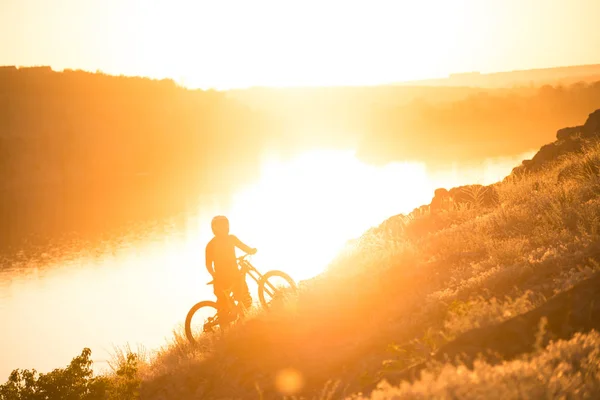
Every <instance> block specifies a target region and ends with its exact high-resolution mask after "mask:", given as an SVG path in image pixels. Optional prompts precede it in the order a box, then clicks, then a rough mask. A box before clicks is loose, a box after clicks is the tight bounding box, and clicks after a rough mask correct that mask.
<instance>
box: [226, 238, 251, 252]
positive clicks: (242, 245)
mask: <svg viewBox="0 0 600 400" xmlns="http://www.w3.org/2000/svg"><path fill="white" fill-rule="evenodd" d="M231 237H232V239H233V244H235V246H236V247H238V248H239V249H241V250H242V251H244V252H246V253H248V254H255V253H256V249H253V248H252V247H250V246H248V245H246V244H245V243H243V242H242V241H241V240H240V239H238V238H237V236H234V235H231Z"/></svg>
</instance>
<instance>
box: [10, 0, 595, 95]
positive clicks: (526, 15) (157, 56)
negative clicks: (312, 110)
mask: <svg viewBox="0 0 600 400" xmlns="http://www.w3.org/2000/svg"><path fill="white" fill-rule="evenodd" d="M598 15H600V1H598V0H537V1H536V0H485V1H481V0H439V1H434V0H429V1H427V0H423V1H414V0H410V1H402V0H398V1H378V0H372V1H360V2H359V1H348V0H346V1H325V0H319V1H313V0H303V1H294V2H291V1H282V0H277V1H265V0H255V1H248V0H243V1H230V0H219V1H200V0H190V1H184V0H100V1H98V0H86V1H82V0H53V1H48V0H2V1H0V37H2V38H3V39H2V41H0V65H27V66H28V65H51V66H52V67H53V68H54V69H57V70H61V69H63V68H74V69H76V68H81V69H85V70H91V71H96V70H102V71H104V72H106V73H110V74H126V75H143V76H151V77H157V78H162V77H171V78H174V79H175V80H176V81H178V82H180V83H183V84H185V85H187V86H190V87H202V88H207V87H216V88H230V87H244V86H251V85H273V86H286V85H337V84H351V85H357V84H377V83H387V82H394V81H402V80H411V79H421V78H433V77H441V76H445V75H447V74H448V73H451V72H462V71H473V70H477V71H481V72H492V71H503V70H511V69H526V68H537V67H551V66H559V65H575V64H591V63H600V53H598V51H597V49H600V30H599V29H597V16H598Z"/></svg>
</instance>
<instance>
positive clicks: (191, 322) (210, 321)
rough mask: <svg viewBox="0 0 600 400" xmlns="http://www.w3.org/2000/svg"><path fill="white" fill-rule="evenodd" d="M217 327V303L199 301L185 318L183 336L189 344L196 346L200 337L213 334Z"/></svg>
mask: <svg viewBox="0 0 600 400" xmlns="http://www.w3.org/2000/svg"><path fill="white" fill-rule="evenodd" d="M218 326H219V320H218V319H217V303H215V302H214V301H201V302H200V303H197V304H195V305H194V306H193V307H192V308H191V309H190V311H188V313H187V316H186V317H185V336H186V337H187V339H188V340H189V342H190V343H191V344H196V343H198V339H199V337H200V335H202V334H203V333H210V332H215V331H216V330H217V327H218Z"/></svg>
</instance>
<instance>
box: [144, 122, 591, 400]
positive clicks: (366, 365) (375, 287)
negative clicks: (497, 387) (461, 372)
mask: <svg viewBox="0 0 600 400" xmlns="http://www.w3.org/2000/svg"><path fill="white" fill-rule="evenodd" d="M595 115H597V114H595ZM590 118H595V117H594V116H590ZM599 133H600V132H598V131H595V132H589V133H586V134H585V135H581V134H580V135H575V136H574V140H578V141H580V142H581V143H580V144H581V146H579V147H578V148H577V149H574V150H573V151H570V152H564V153H561V154H560V157H557V158H555V159H553V160H548V162H547V163H545V165H544V167H543V168H539V169H537V170H535V171H518V173H517V172H516V173H513V174H511V176H510V177H509V178H507V179H505V180H504V181H503V182H501V183H498V184H495V185H493V186H491V187H488V188H479V187H472V188H463V189H461V190H460V191H459V192H458V193H460V194H461V196H463V197H461V196H456V193H457V192H456V191H455V192H454V193H455V196H454V198H450V199H448V195H447V194H444V196H445V198H446V201H443V202H441V204H442V205H443V207H429V209H428V210H420V211H419V212H413V213H412V214H411V215H410V216H403V215H399V216H396V217H393V218H390V219H389V220H387V221H385V222H384V223H383V224H382V225H381V226H379V227H377V228H373V229H371V230H370V231H368V232H367V233H365V234H364V235H363V236H362V237H361V238H360V239H358V240H356V241H354V242H352V243H350V244H349V245H348V248H347V249H346V250H345V251H344V252H343V253H342V254H340V256H339V257H338V259H336V260H335V261H334V262H333V263H332V264H331V265H330V266H329V268H328V270H327V271H326V272H325V273H323V274H322V275H320V276H319V277H317V278H315V279H313V280H311V281H309V282H304V283H303V285H302V290H301V292H300V294H299V296H298V299H297V301H295V302H293V303H290V304H288V306H287V308H286V309H285V310H277V311H273V312H271V313H260V312H257V313H256V314H255V315H253V316H252V317H250V318H248V319H247V320H246V321H245V322H244V323H243V324H238V325H237V326H236V327H235V328H233V329H232V330H231V331H229V332H228V333H227V334H225V335H223V336H219V335H215V336H207V337H205V341H204V342H203V343H202V344H201V345H200V346H196V347H192V346H189V345H188V344H186V343H185V342H184V341H183V340H181V339H180V338H178V337H176V340H175V341H174V342H173V344H172V345H171V346H170V347H169V348H167V349H164V350H162V351H161V352H160V353H159V354H157V355H156V356H155V357H154V358H153V359H152V361H151V363H150V364H149V365H147V366H146V367H145V368H143V369H142V385H141V398H143V399H159V398H160V399H163V398H177V399H193V398H259V397H261V398H280V397H281V395H282V394H283V393H282V391H281V390H282V388H281V387H278V386H277V385H276V381H277V379H276V378H277V377H278V376H281V373H282V371H290V370H291V371H294V374H295V375H294V376H296V377H300V378H301V382H302V386H301V389H300V390H299V391H298V392H296V394H297V395H299V396H302V397H306V398H340V397H344V396H349V395H352V394H353V393H357V392H361V391H363V392H364V391H365V390H366V391H369V390H371V389H372V388H373V387H374V386H375V385H376V384H377V383H378V382H380V381H381V380H383V379H393V377H394V376H395V377H398V376H399V375H401V374H402V373H403V372H405V371H407V368H409V367H410V366H412V365H415V364H419V363H422V362H425V361H427V360H431V354H433V353H435V352H436V351H438V350H439V349H440V348H442V349H449V348H451V347H448V346H453V345H452V344H448V343H451V342H452V341H453V340H455V339H457V338H458V339H457V341H455V342H452V343H459V342H460V341H461V340H463V341H464V340H465V339H460V338H461V335H463V334H465V333H466V332H469V331H471V330H472V329H475V328H476V329H480V331H479V332H482V331H481V329H483V330H485V328H486V327H493V326H502V325H498V324H502V323H503V322H504V321H507V320H510V319H511V318H513V317H515V316H518V315H521V314H523V315H531V316H532V317H531V318H530V319H529V321H530V322H531V323H533V324H534V325H536V326H537V325H538V324H539V321H534V320H535V319H537V318H538V317H541V316H543V314H544V313H543V311H539V310H543V308H539V307H543V305H544V304H552V303H550V302H555V303H556V302H561V300H560V299H561V298H562V297H561V293H567V291H568V290H569V289H571V288H572V287H573V286H575V285H576V284H578V283H580V282H583V281H584V280H585V279H588V278H590V277H592V276H593V275H594V273H596V272H597V271H600V260H599V256H600V240H599V239H600V197H599V194H600V177H599V175H598V171H599V168H600V144H599V143H598V141H597V136H598V134H599ZM564 140H571V139H565V138H562V139H561V140H559V141H557V142H555V143H554V144H553V145H556V146H559V145H561V143H563V142H564ZM561 141H563V142H561ZM534 159H535V158H534ZM526 164H527V163H526ZM488 191H493V193H494V195H493V196H489V195H483V194H482V193H486V192H488ZM450 192H452V191H448V193H450ZM438 194H439V193H438ZM466 194H469V195H470V197H468V196H467V197H464V196H465V195H466ZM465 199H467V200H465ZM468 199H470V200H468ZM434 203H435V202H432V205H433V204H434ZM596 279H597V278H596ZM593 293H594V294H593V295H592V297H594V296H596V295H597V291H595V292H593ZM564 296H566V295H563V297H564ZM567 298H569V296H567ZM589 300H590V301H592V299H589ZM598 300H600V299H595V300H594V301H596V303H595V304H598V303H597V301H598ZM536 309H537V310H538V311H532V310H536ZM590 310H591V311H590V312H593V313H596V312H597V307H595V308H593V309H590ZM528 312H530V314H527V313H528ZM593 315H595V314H593ZM505 324H509V322H507V323H505ZM562 326H563V325H562V324H560V322H556V321H553V320H550V322H549V327H550V328H549V331H550V332H553V331H554V330H555V329H558V330H560V329H561V327H562ZM564 326H566V325H564ZM579 328H580V327H579ZM542 331H543V329H542ZM474 332H478V331H474ZM532 332H533V331H532V330H531V329H530V328H528V329H525V330H523V335H524V341H526V342H528V343H531V341H532V340H533V341H534V343H537V344H538V347H539V348H540V351H541V353H536V354H535V355H534V356H532V357H534V359H531V360H528V361H522V360H521V361H519V360H516V361H514V362H521V363H522V364H519V365H530V364H528V363H533V362H542V361H543V362H548V363H551V362H553V361H552V360H554V359H555V358H553V357H554V356H553V354H554V353H553V352H555V351H557V350H556V349H557V348H559V349H560V348H563V347H565V346H566V347H568V348H570V349H574V350H572V351H573V352H575V353H577V354H579V353H578V352H583V353H585V357H588V358H586V360H588V361H589V362H590V363H592V364H593V363H594V362H595V363H596V364H595V365H597V363H598V346H599V345H600V340H598V337H597V335H596V334H595V333H593V332H592V333H590V334H589V335H587V336H585V335H584V336H577V337H574V338H573V339H572V340H571V341H569V342H566V344H560V343H555V344H550V345H549V347H548V348H547V350H545V351H546V353H544V352H543V351H542V350H541V347H543V345H544V344H545V343H546V342H547V340H548V339H549V338H552V337H553V336H552V335H548V336H547V337H546V339H544V340H542V341H538V342H535V339H532V338H530V337H527V335H529V336H531V334H532ZM571 334H572V332H568V333H567V334H565V335H556V336H555V337H557V338H558V337H563V338H570V337H571V336H570V335H571ZM468 335H471V336H473V335H477V334H476V333H470V334H468ZM468 337H469V336H464V337H463V338H468ZM500 342H501V341H500ZM481 343H482V346H487V344H486V342H485V341H482V342H481ZM444 345H446V347H442V346H444ZM454 346H457V345H454ZM561 346H562V347H561ZM458 350H460V349H459V348H458V347H457V348H456V351H455V352H454V353H452V354H455V353H456V352H458ZM479 350H484V348H481V347H480V348H477V351H479ZM492 350H496V351H497V350H498V349H492ZM524 351H525V352H526V351H528V349H525V350H523V351H521V353H523V352H524ZM517 353H518V352H517ZM583 353H582V354H583ZM438 354H440V353H438ZM515 354H516V353H515ZM535 357H537V358H535ZM544 357H546V358H544ZM536 360H537V361H536ZM544 360H545V361H544ZM488 361H489V362H490V363H492V364H485V365H484V367H485V368H487V369H486V371H488V372H489V371H491V372H489V373H490V374H492V375H493V374H496V373H497V374H500V372H499V371H500V370H494V368H495V367H494V366H493V363H494V362H497V361H498V360H495V361H494V360H493V359H490V360H488ZM507 362H508V361H507ZM574 362H575V361H574ZM586 362H587V361H586ZM523 363H524V364H523ZM481 365H482V364H477V366H476V368H484V367H482V366H481ZM511 365H512V364H511ZM544 365H545V364H544ZM582 365H583V364H582ZM586 365H587V364H586ZM486 366H487V367H486ZM513 367H514V366H513ZM431 368H432V369H429V370H428V371H429V372H427V374H430V375H427V376H430V379H434V380H435V379H438V381H436V384H440V385H441V383H440V382H439V379H444V378H443V377H444V376H446V377H447V376H454V375H453V374H456V373H458V372H456V371H458V370H457V368H459V369H460V368H466V367H462V366H458V367H456V366H454V365H451V364H449V365H448V366H444V367H443V368H441V369H440V368H437V369H436V368H434V367H431ZM448 368H449V369H450V371H452V372H448V371H449V370H448ZM515 368H516V367H515ZM582 368H583V367H582ZM590 368H591V367H590ZM431 371H433V372H431ZM436 371H437V372H436ZM440 371H441V372H440ZM444 371H445V372H444ZM494 371H496V372H494ZM595 371H596V372H594V373H589V374H587V375H586V378H585V379H583V381H582V382H583V383H582V385H588V386H589V384H591V385H592V386H590V387H592V389H590V390H595V389H593V388H594V387H595V388H598V382H599V381H600V380H599V377H598V373H597V369H596V370H595ZM571 372H572V371H571ZM588 372H589V371H588ZM592 372H593V371H592ZM444 374H445V375H444ZM594 374H595V375H594ZM525 375H526V374H523V376H525ZM431 376H433V378H431ZM498 376H500V375H498ZM548 376H549V377H550V378H551V377H552V373H550V375H548ZM550 378H549V379H550ZM420 382H421V381H418V382H415V383H414V384H413V386H411V385H409V386H406V385H408V384H404V385H405V389H400V388H399V389H393V388H387V389H385V390H384V391H383V392H382V391H378V392H376V393H374V396H383V397H384V398H385V397H386V396H387V395H386V393H388V392H389V394H390V396H391V395H392V394H393V393H395V392H394V391H399V390H405V391H404V392H402V393H403V394H406V393H408V394H411V393H412V394H414V395H415V396H417V397H418V396H419V393H422V392H419V390H417V388H418V385H419V384H420V385H423V383H422V382H421V383H420ZM490 382H493V380H492V381H490ZM573 382H575V381H573ZM559 384H560V382H559ZM565 384H566V383H565ZM414 385H417V386H414ZM490 385H492V386H493V384H492V383H490ZM594 385H595V386H594ZM492 386H486V388H487V389H488V390H491V387H492ZM588 386H586V387H588ZM406 388H408V389H406ZM413 389H414V390H413ZM561 389H564V390H566V392H567V393H575V392H569V391H570V390H578V389H577V385H575V386H573V387H571V388H569V387H566V388H564V387H561ZM386 390H387V392H386ZM586 390H587V389H586ZM436 393H437V395H440V396H442V397H443V396H450V395H451V393H450V394H448V393H447V392H431V393H429V395H436ZM444 393H446V394H444ZM536 393H537V392H536ZM593 393H597V392H593ZM288 394H290V393H288ZM409 397H410V396H409Z"/></svg>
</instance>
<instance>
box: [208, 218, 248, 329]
mask: <svg viewBox="0 0 600 400" xmlns="http://www.w3.org/2000/svg"><path fill="white" fill-rule="evenodd" d="M211 228H212V231H213V233H214V235H215V236H214V237H213V238H212V239H211V241H210V242H208V244H207V245H206V269H207V270H208V272H209V273H210V274H211V275H212V277H213V286H214V291H215V296H217V308H218V310H219V314H220V315H219V319H221V320H222V321H225V320H227V319H228V317H229V312H230V307H231V306H232V305H231V304H230V300H229V295H230V294H233V298H234V300H236V301H237V302H238V303H242V304H243V305H244V307H246V308H250V306H251V305H252V297H251V296H250V291H249V290H248V284H246V279H245V275H244V274H243V273H242V272H241V271H240V269H239V267H238V264H237V261H236V257H235V248H236V247H237V248H239V249H241V250H243V251H244V252H246V253H248V254H255V253H256V249H254V248H251V247H249V246H247V245H245V244H244V243H242V241H241V240H240V239H238V238H237V237H236V236H234V235H230V234H229V220H228V219H227V217H224V216H222V215H219V216H216V217H214V218H213V220H212V222H211Z"/></svg>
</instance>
